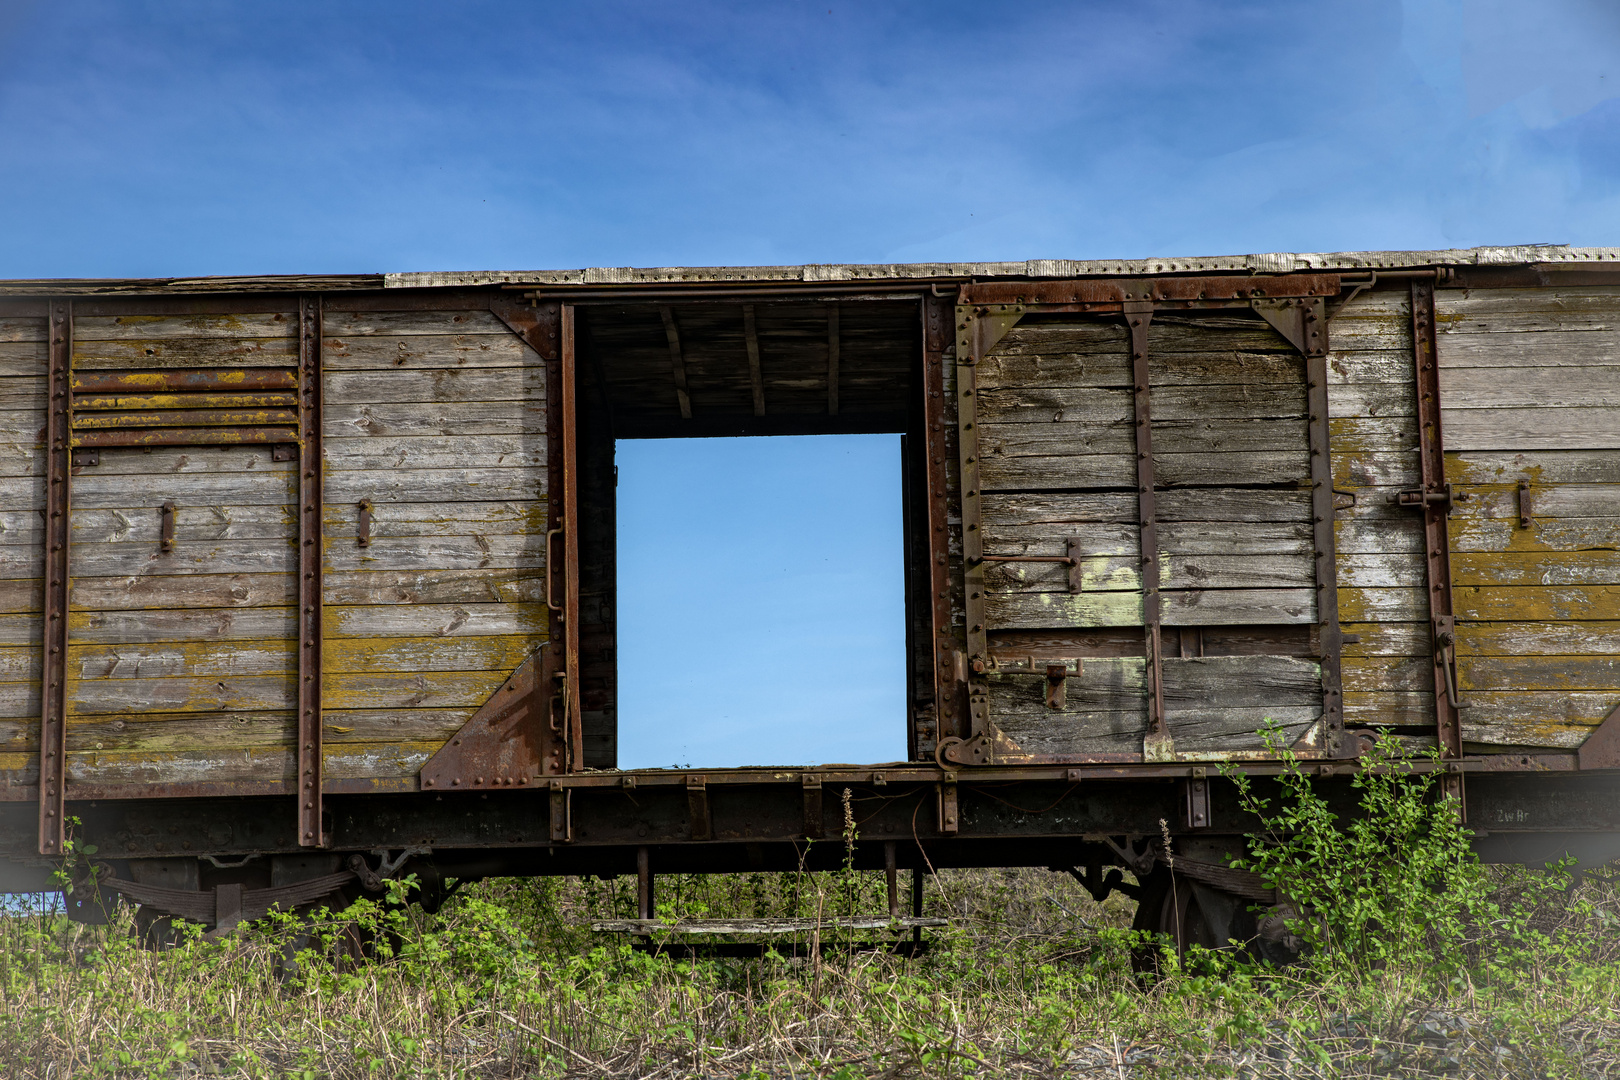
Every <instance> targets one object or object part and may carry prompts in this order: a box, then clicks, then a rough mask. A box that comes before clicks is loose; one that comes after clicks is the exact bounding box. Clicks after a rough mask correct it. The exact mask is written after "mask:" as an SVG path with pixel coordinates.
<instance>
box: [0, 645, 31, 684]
mask: <svg viewBox="0 0 1620 1080" xmlns="http://www.w3.org/2000/svg"><path fill="white" fill-rule="evenodd" d="M37 678H39V650H38V649H37V648H28V647H27V646H20V645H6V646H0V680H3V681H6V682H27V681H28V680H30V679H37Z"/></svg>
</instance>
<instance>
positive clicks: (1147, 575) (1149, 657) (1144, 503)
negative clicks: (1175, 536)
mask: <svg viewBox="0 0 1620 1080" xmlns="http://www.w3.org/2000/svg"><path fill="white" fill-rule="evenodd" d="M1123 311H1124V314H1125V324H1126V326H1127V327H1128V328H1129V330H1130V335H1131V383H1132V389H1133V394H1132V400H1133V402H1134V404H1135V411H1136V487H1137V493H1136V505H1137V512H1138V520H1139V521H1140V522H1141V533H1140V535H1141V560H1142V561H1141V566H1142V642H1143V653H1144V655H1145V657H1146V664H1145V672H1144V674H1145V677H1146V680H1147V712H1148V729H1147V738H1146V739H1144V740H1143V742H1142V757H1143V759H1144V760H1147V761H1161V760H1165V759H1167V758H1172V757H1174V756H1175V746H1174V743H1173V742H1172V740H1171V736H1170V727H1169V725H1168V724H1167V723H1166V722H1165V718H1164V655H1163V654H1164V642H1163V635H1162V630H1161V625H1160V624H1161V611H1160V602H1159V526H1158V504H1157V499H1156V497H1155V493H1154V485H1155V480H1154V472H1153V410H1152V403H1151V397H1150V394H1149V384H1148V374H1149V373H1148V324H1149V323H1150V322H1152V320H1153V301H1152V300H1127V301H1125V302H1124V305H1123Z"/></svg>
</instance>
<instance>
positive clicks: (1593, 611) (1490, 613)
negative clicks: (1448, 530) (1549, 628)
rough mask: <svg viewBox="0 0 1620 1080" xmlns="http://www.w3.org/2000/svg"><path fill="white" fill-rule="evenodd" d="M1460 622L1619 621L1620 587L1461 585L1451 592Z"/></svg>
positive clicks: (1453, 606) (1454, 608)
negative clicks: (1476, 620)
mask: <svg viewBox="0 0 1620 1080" xmlns="http://www.w3.org/2000/svg"><path fill="white" fill-rule="evenodd" d="M1451 600H1452V608H1453V610H1454V611H1455V612H1456V614H1457V618H1458V619H1459V620H1475V619H1478V620H1508V621H1512V622H1562V621H1565V620H1572V621H1584V620H1611V619H1620V586H1612V585H1587V586H1580V585H1568V586H1528V585H1527V586H1474V585H1468V586H1462V587H1453V588H1452V590H1451Z"/></svg>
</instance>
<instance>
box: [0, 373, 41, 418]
mask: <svg viewBox="0 0 1620 1080" xmlns="http://www.w3.org/2000/svg"><path fill="white" fill-rule="evenodd" d="M44 408H45V380H44V379H41V378H39V377H38V376H37V375H9V376H0V409H8V410H10V409H39V410H43V409H44Z"/></svg>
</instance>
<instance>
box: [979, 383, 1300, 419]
mask: <svg viewBox="0 0 1620 1080" xmlns="http://www.w3.org/2000/svg"><path fill="white" fill-rule="evenodd" d="M1130 402H1131V395H1130V392H1129V391H1126V390H1111V389H1096V388H1093V387H1026V386H1016V387H1013V386H1006V387H991V388H988V389H984V390H981V391H980V393H979V416H980V419H981V420H983V421H984V422H986V423H989V422H995V421H999V422H1002V423H1009V424H1012V423H1019V424H1046V423H1051V422H1053V421H1054V420H1068V421H1079V422H1082V423H1112V422H1114V421H1117V420H1118V419H1119V418H1120V417H1121V416H1128V415H1130V412H1129V410H1130V408H1131V404H1130ZM1306 414H1307V413H1306V408H1305V386H1304V383H1303V382H1302V383H1300V384H1298V385H1289V386H1277V385H1267V386H1166V387H1161V388H1156V389H1154V391H1153V419H1154V420H1155V421H1158V420H1161V419H1162V420H1205V421H1207V420H1217V419H1253V418H1257V417H1301V416H1305V415H1306Z"/></svg>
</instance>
